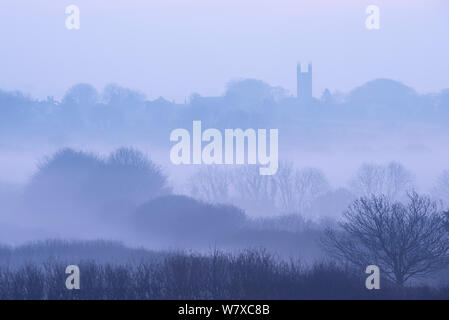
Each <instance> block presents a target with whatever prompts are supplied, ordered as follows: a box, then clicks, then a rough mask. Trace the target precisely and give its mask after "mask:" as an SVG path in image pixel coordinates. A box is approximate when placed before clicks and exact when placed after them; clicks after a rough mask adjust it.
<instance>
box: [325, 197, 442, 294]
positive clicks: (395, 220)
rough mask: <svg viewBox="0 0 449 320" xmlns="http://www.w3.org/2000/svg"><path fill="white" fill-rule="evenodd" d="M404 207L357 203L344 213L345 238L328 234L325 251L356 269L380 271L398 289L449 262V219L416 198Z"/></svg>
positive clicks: (378, 200) (379, 201)
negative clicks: (396, 285) (375, 266)
mask: <svg viewBox="0 0 449 320" xmlns="http://www.w3.org/2000/svg"><path fill="white" fill-rule="evenodd" d="M408 198H409V201H408V203H406V204H403V203H400V202H391V200H389V199H388V198H387V197H385V196H372V197H371V198H360V199H359V200H356V201H355V202H354V203H353V204H352V205H351V206H350V207H349V209H348V210H347V211H346V212H345V213H344V218H345V220H344V221H343V222H342V223H340V226H341V228H342V232H338V231H335V230H332V229H327V230H326V233H325V236H324V238H323V244H324V247H325V249H326V250H327V251H328V252H329V253H330V254H331V255H333V256H334V257H336V258H340V259H343V260H345V261H348V262H350V263H351V264H354V265H356V266H359V267H362V268H365V267H366V266H367V265H370V264H375V265H377V266H379V268H380V269H381V272H382V274H383V275H384V276H385V277H386V278H388V279H390V280H393V281H394V282H395V283H396V284H398V285H399V286H403V285H404V283H405V282H406V281H407V280H408V279H410V278H413V277H420V276H425V275H429V274H431V273H432V272H435V271H437V270H439V269H442V268H443V267H445V266H446V265H447V264H448V262H449V233H448V230H447V219H446V218H445V215H444V214H442V213H441V212H439V210H438V207H437V204H436V203H435V202H433V201H431V200H430V198H428V197H426V196H420V195H418V194H417V193H415V192H413V193H410V194H409V195H408Z"/></svg>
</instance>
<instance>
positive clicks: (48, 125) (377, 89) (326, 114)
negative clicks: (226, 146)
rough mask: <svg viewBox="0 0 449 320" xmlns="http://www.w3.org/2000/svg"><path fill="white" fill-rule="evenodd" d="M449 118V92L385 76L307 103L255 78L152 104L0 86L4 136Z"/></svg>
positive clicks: (321, 126) (152, 135)
mask: <svg viewBox="0 0 449 320" xmlns="http://www.w3.org/2000/svg"><path fill="white" fill-rule="evenodd" d="M448 115H449V89H446V90H443V91H442V92H439V93H435V94H426V95H420V94H418V93H416V92H415V91H414V90H413V89H412V88H410V87H407V86H405V85H403V84H401V83H399V82H396V81H393V80H388V79H378V80H373V81H370V82H368V83H366V84H364V85H362V86H360V87H358V88H355V89H354V90H352V91H351V92H349V93H348V94H342V93H338V92H334V93H331V92H330V91H329V90H327V89H326V90H325V91H324V92H323V94H322V96H321V97H317V98H316V99H312V100H310V101H303V102H301V101H299V100H298V99H296V98H295V97H293V96H291V95H290V94H289V93H288V92H287V91H286V90H284V89H282V88H279V87H272V86H270V85H268V84H266V83H264V82H262V81H259V80H252V79H247V80H241V81H236V82H231V83H229V85H228V87H227V89H226V91H225V93H224V94H223V95H222V96H218V97H202V96H200V95H199V94H192V95H191V96H190V97H189V98H186V100H185V101H182V102H181V103H175V102H173V101H172V102H171V101H167V100H165V99H164V98H162V97H160V98H158V99H156V100H153V101H149V100H147V99H146V98H145V96H144V95H143V94H141V93H139V92H137V91H134V90H131V89H128V88H124V87H121V86H118V85H108V86H106V87H105V88H104V90H103V91H102V92H98V91H97V89H95V88H94V87H93V86H91V85H89V84H78V85H75V86H73V87H72V88H70V89H69V90H68V91H67V93H66V94H65V95H64V97H63V98H62V99H60V100H56V99H54V98H53V97H48V98H47V99H44V100H38V99H35V98H32V97H29V96H27V95H26V94H24V93H21V92H5V91H1V90H0V133H2V134H8V135H13V136H15V137H17V138H19V137H22V138H26V137H33V139H38V138H42V137H45V138H46V139H50V141H53V142H55V143H58V142H64V141H67V140H69V139H71V138H80V137H86V135H90V134H91V133H92V132H95V133H96V134H97V135H100V137H102V138H109V139H111V140H112V139H117V137H119V136H120V137H123V135H125V136H126V137H130V136H133V137H135V136H139V135H140V137H142V136H141V135H144V137H142V138H144V139H150V140H151V141H153V142H161V141H163V142H164V143H166V141H167V137H168V132H169V131H170V130H172V129H173V128H177V127H189V126H190V125H191V121H192V120H202V121H203V123H204V124H205V125H206V126H209V127H214V128H224V127H243V128H248V127H251V128H254V127H275V128H285V129H287V128H289V130H288V131H284V136H287V134H286V133H288V134H294V133H298V132H301V133H303V134H307V136H308V135H310V134H312V133H313V134H314V136H315V137H319V136H322V135H326V134H329V132H332V133H333V134H335V132H340V131H341V130H343V129H344V132H346V131H347V130H349V132H352V131H351V130H355V129H356V128H357V129H360V128H365V127H366V124H364V125H360V121H362V122H366V123H373V122H374V123H375V122H376V121H377V122H381V123H382V124H383V129H384V130H388V129H392V130H393V129H397V128H398V126H406V125H407V124H409V123H418V124H427V123H429V122H430V123H433V124H439V125H441V126H443V127H444V128H447V121H443V119H446V118H447V116H448ZM354 120H357V121H354ZM398 120H400V122H398ZM342 122H343V123H342ZM348 123H350V124H352V126H353V128H352V129H351V127H349V128H348ZM333 128H338V131H335V130H334V129H333ZM290 130H292V131H290ZM103 134H104V136H103ZM292 138H293V136H292Z"/></svg>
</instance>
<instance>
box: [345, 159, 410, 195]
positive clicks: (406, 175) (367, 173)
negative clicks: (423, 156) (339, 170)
mask: <svg viewBox="0 0 449 320" xmlns="http://www.w3.org/2000/svg"><path fill="white" fill-rule="evenodd" d="M412 181H413V179H412V174H411V173H410V172H409V171H408V170H407V169H406V168H405V167H404V166H403V165H401V164H400V163H398V162H390V163H389V164H388V165H375V164H364V165H362V167H360V169H359V170H358V172H357V175H356V177H355V178H354V179H353V181H352V183H351V185H352V190H353V192H354V193H355V194H358V195H359V196H368V197H369V196H372V195H375V196H380V195H384V196H386V197H388V198H389V199H392V200H399V199H401V198H404V196H405V195H406V193H407V191H410V190H411V189H412V188H413V183H412Z"/></svg>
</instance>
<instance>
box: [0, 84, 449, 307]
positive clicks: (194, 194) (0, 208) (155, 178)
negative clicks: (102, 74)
mask: <svg viewBox="0 0 449 320" xmlns="http://www.w3.org/2000/svg"><path fill="white" fill-rule="evenodd" d="M448 102H449V92H448V90H443V91H442V92H440V93H435V94H425V95H422V94H418V93H417V92H415V91H414V90H413V89H412V88H410V87H407V86H405V85H403V84H402V83H399V82H396V81H393V80H388V79H377V80H373V81H369V82H367V83H366V84H363V85H361V86H359V87H357V88H355V89H353V90H352V91H350V92H349V93H347V94H345V95H341V94H337V93H335V94H333V93H330V92H328V91H326V92H325V93H323V96H322V97H321V98H313V97H309V98H307V99H305V98H298V97H294V96H291V95H289V94H288V93H287V92H286V91H283V90H281V89H280V88H276V87H272V86H270V85H269V84H267V83H264V82H262V81H259V80H254V79H246V80H240V81H236V82H232V83H230V84H229V86H228V87H227V89H226V91H225V92H224V93H223V95H221V96H218V97H202V96H199V95H192V97H191V98H190V99H189V101H186V102H185V103H184V104H176V103H172V102H169V101H166V100H164V99H163V98H159V99H156V100H148V99H146V98H145V97H144V96H143V95H142V94H141V93H139V92H137V91H134V90H131V89H128V88H124V87H120V86H118V85H108V86H106V87H105V89H104V90H103V91H102V92H98V91H97V89H96V88H94V87H93V86H91V85H89V84H78V85H75V86H73V87H72V88H70V89H69V90H68V91H67V93H66V94H65V96H64V97H63V98H62V99H60V100H57V99H53V98H48V99H46V100H39V99H35V98H31V97H30V96H28V95H26V94H24V93H20V92H8V91H0V113H1V114H2V117H1V118H0V212H1V214H0V242H1V243H2V246H1V247H0V298H1V299H10V298H17V299H313V298H317V299H327V298H329V299H353V298H357V299H396V298H407V299H408V298H410V299H415V298H416V299H419V298H435V299H446V298H447V297H448V296H449V289H448V288H449V286H448V283H449V273H448V270H449V269H448V268H449V265H448V262H449V229H448V227H447V225H448V221H449V220H448V219H449V213H448V209H449V207H448V206H449V173H448V172H449V171H448V170H449V166H448V165H447V160H446V159H447V148H446V145H447V138H448V135H449V127H448V122H447V121H445V119H447V117H448V116H449V113H448V112H449V109H448V106H449V104H448ZM239 128H240V129H239ZM191 130H192V131H191ZM268 130H269V132H268ZM226 137H228V138H229V139H228V140H227V139H226ZM231 138H232V139H231ZM231 142H232V143H231ZM231 156H232V157H231ZM180 164H182V165H180ZM187 164H190V165H187ZM264 169H265V170H268V171H264ZM68 265H75V266H77V267H79V270H80V274H81V278H80V279H81V280H80V281H81V283H80V288H81V289H79V290H67V289H66V288H65V286H64V283H65V280H66V278H67V275H66V274H65V268H66V267H67V266H68ZM373 266H374V267H373ZM373 268H374V269H373ZM366 270H378V271H376V272H378V275H379V277H380V278H379V279H378V280H376V281H374V282H373V283H374V285H370V284H368V285H366V283H367V282H366V281H367V279H371V278H369V277H374V275H373V274H370V273H369V272H366ZM261 279H263V281H262V280H261Z"/></svg>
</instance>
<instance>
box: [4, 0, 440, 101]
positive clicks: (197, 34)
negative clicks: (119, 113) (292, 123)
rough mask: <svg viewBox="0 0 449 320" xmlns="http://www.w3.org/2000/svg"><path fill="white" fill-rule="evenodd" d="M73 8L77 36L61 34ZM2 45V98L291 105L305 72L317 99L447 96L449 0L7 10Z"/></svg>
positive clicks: (92, 4) (106, 0)
mask: <svg viewBox="0 0 449 320" xmlns="http://www.w3.org/2000/svg"><path fill="white" fill-rule="evenodd" d="M72 4H73V5H77V6H78V7H79V8H80V21H81V28H80V30H67V29H66V27H65V20H66V18H67V15H66V14H65V8H66V7H67V6H68V5H72ZM368 5H377V6H379V8H380V29H379V30H368V29H367V28H366V27H365V20H366V18H367V14H366V12H365V10H366V7H367V6H368ZM0 39H1V41H2V44H1V45H0V89H3V90H22V91H24V92H27V93H30V94H31V95H32V96H35V97H39V98H44V97H46V96H55V97H56V98H61V97H62V95H63V94H64V92H65V91H66V90H67V89H68V88H69V87H70V86H72V85H74V84H76V83H80V82H87V83H91V84H92V85H94V86H95V87H96V88H97V89H98V90H101V89H102V88H103V87H104V86H105V85H106V84H108V83H117V84H119V85H123V86H126V87H129V88H132V89H136V90H139V91H141V92H142V93H144V94H146V96H147V98H148V99H155V98H157V97H159V96H163V97H164V98H166V99H168V100H175V101H177V102H183V101H184V99H185V98H186V97H188V96H190V95H191V94H192V93H194V92H196V93H199V94H201V95H204V96H214V95H220V94H222V93H223V92H224V90H225V87H226V84H227V83H228V82H229V81H231V80H236V79H241V78H255V79H260V80H263V81H265V82H267V83H269V84H271V85H273V86H282V87H284V88H286V89H288V90H289V91H290V92H291V93H292V94H294V93H295V88H296V74H295V72H296V63H297V62H298V61H300V62H302V63H303V64H304V65H306V64H307V63H308V62H313V72H314V75H313V85H314V90H313V94H314V95H315V96H316V97H319V96H320V95H321V93H322V91H323V90H324V89H325V88H329V89H330V90H331V91H341V92H348V91H349V90H351V89H353V88H354V87H356V86H359V85H361V84H363V83H365V82H367V81H369V80H372V79H376V78H391V79H394V80H398V81H401V82H403V83H405V84H406V85H409V86H412V87H413V88H415V89H416V90H417V91H418V92H420V93H428V92H438V91H440V90H441V89H443V88H448V87H449V58H448V57H449V0H420V1H418V0H388V1H380V0H368V1H367V0H341V1H335V0H315V1H313V2H312V1H300V0H257V1H256V0H226V1H224V0H214V1H211V0H207V1H206V0H182V1H181V0H151V1H144V0H70V1H66V0H58V1H54V0H1V4H0Z"/></svg>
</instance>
